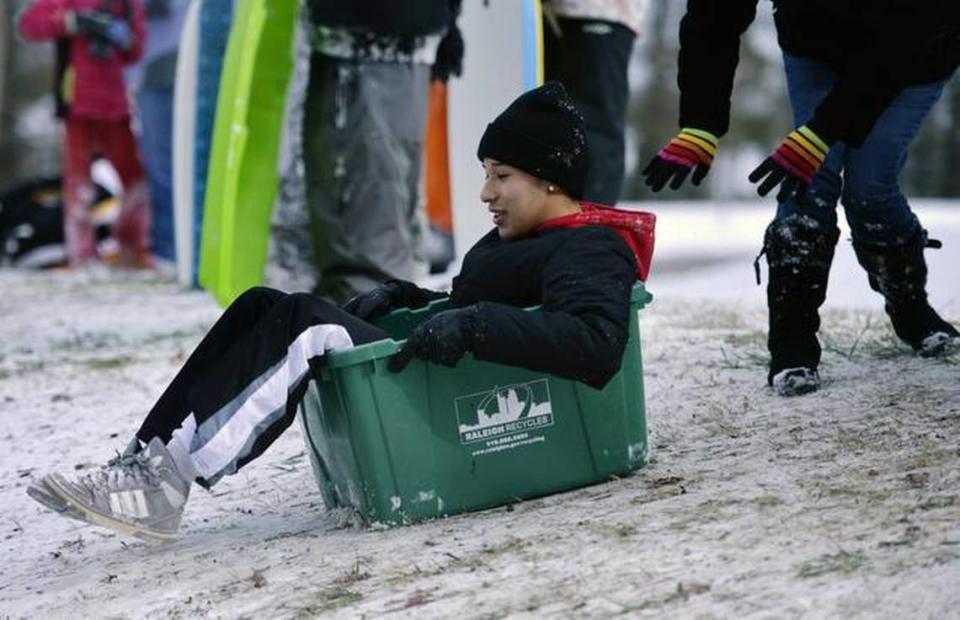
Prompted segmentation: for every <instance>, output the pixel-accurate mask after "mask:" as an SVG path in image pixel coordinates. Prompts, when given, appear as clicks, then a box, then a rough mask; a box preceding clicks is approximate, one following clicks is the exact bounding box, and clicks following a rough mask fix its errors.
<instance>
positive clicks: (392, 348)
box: [325, 282, 653, 368]
mask: <svg viewBox="0 0 960 620" xmlns="http://www.w3.org/2000/svg"><path fill="white" fill-rule="evenodd" d="M652 300H653V295H651V294H650V293H649V292H648V291H647V289H646V287H645V286H644V285H643V283H642V282H637V283H636V284H634V285H633V289H632V290H631V291H630V306H631V307H632V308H633V310H634V312H636V311H638V310H641V309H642V308H643V307H644V306H646V305H647V304H649V303H650V302H651V301H652ZM446 303H447V298H443V299H438V300H436V301H432V302H430V303H429V304H428V305H426V306H424V307H423V308H418V309H416V310H411V309H409V308H401V309H399V310H394V312H393V313H409V314H412V315H418V314H425V315H430V314H432V313H433V312H434V310H433V308H434V307H435V306H438V305H443V304H446ZM539 308H540V306H533V307H531V308H527V310H530V311H533V310H538V309H539ZM404 342H406V339H402V340H394V339H392V338H384V339H383V340H377V341H376V342H368V343H367V344H361V345H358V346H355V347H352V348H350V349H343V350H342V351H333V352H331V353H330V354H329V355H327V356H326V364H325V365H326V366H327V368H345V367H347V366H355V365H357V364H362V363H364V362H369V361H371V360H375V359H380V358H384V357H390V356H391V355H393V354H394V353H396V352H397V351H399V350H400V347H401V346H403V343H404Z"/></svg>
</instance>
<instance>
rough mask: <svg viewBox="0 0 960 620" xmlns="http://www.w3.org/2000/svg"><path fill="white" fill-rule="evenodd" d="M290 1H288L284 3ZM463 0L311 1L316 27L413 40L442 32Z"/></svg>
mask: <svg viewBox="0 0 960 620" xmlns="http://www.w3.org/2000/svg"><path fill="white" fill-rule="evenodd" d="M283 1H287V0H283ZM460 2H461V0H413V1H409V0H309V7H310V17H311V21H312V22H313V23H314V24H318V25H322V26H327V27H330V28H345V29H347V30H358V31H363V32H369V33H373V34H376V35H380V36H384V37H398V38H413V37H421V36H424V35H428V34H434V33H438V32H442V31H443V30H444V29H445V28H446V27H447V24H449V23H450V21H451V20H452V19H453V18H454V17H456V14H457V12H458V10H459V6H460Z"/></svg>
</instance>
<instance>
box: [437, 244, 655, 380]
mask: <svg viewBox="0 0 960 620" xmlns="http://www.w3.org/2000/svg"><path fill="white" fill-rule="evenodd" d="M636 269H637V267H636V260H635V258H634V256H633V254H632V252H631V251H630V248H629V247H628V246H627V244H626V243H625V242H624V241H623V239H621V238H620V237H619V235H618V234H617V233H616V232H614V231H613V230H611V229H609V228H605V227H600V226H586V227H582V228H555V229H548V230H544V231H542V232H539V233H536V234H534V235H533V236H531V237H525V238H523V239H518V240H514V241H504V240H502V239H500V237H499V235H498V234H497V231H496V230H493V231H491V232H490V233H488V234H487V235H486V236H484V237H483V238H482V239H481V240H480V241H478V242H477V243H476V245H474V246H473V248H471V249H470V251H469V252H467V255H466V256H465V257H464V259H463V267H462V269H461V270H460V275H458V276H457V277H456V278H454V280H453V290H452V292H451V294H450V302H451V305H453V306H454V307H463V306H468V305H470V304H477V308H478V312H477V321H476V331H475V333H474V335H473V352H474V355H475V357H476V358H477V359H480V360H485V361H489V362H496V363H499V364H510V365H513V366H522V367H524V368H529V369H531V370H537V371H543V372H549V373H552V374H555V375H558V376H561V377H565V378H568V379H575V380H577V381H582V382H584V383H586V384H587V385H590V386H593V387H596V388H601V387H603V386H604V385H605V384H606V383H607V381H609V380H610V378H611V377H613V375H615V374H616V373H617V371H618V370H619V369H620V362H621V360H622V358H623V351H624V348H625V346H626V342H627V337H628V335H629V334H628V328H629V319H630V291H631V289H632V287H633V284H634V283H635V282H636V279H637V276H636ZM538 304H542V306H543V308H542V311H541V312H527V311H525V310H523V309H522V308H523V307H525V306H533V305H538Z"/></svg>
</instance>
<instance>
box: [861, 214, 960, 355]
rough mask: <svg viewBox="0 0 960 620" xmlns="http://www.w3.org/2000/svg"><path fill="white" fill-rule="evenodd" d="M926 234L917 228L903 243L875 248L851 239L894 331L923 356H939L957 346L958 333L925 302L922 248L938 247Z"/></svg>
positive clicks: (925, 265)
mask: <svg viewBox="0 0 960 620" xmlns="http://www.w3.org/2000/svg"><path fill="white" fill-rule="evenodd" d="M940 245H941V244H940V242H939V241H934V240H929V239H928V238H927V231H925V230H924V229H923V228H920V227H919V226H918V227H917V230H916V232H915V233H914V234H913V235H912V236H911V237H909V238H908V239H907V240H906V241H905V242H896V241H895V242H892V243H890V244H886V245H874V244H868V243H863V242H859V241H857V240H856V239H854V240H853V249H854V251H855V252H856V254H857V260H858V261H859V262H860V265H861V266H862V267H863V268H864V269H866V271H867V277H868V280H869V282H870V288H872V289H873V290H875V291H877V292H878V293H880V294H881V295H883V297H884V300H885V301H886V305H885V309H886V311H887V314H888V315H889V316H890V321H891V322H892V323H893V331H894V332H896V334H897V336H899V337H900V339H901V340H903V341H904V342H906V343H907V344H909V345H910V346H911V347H913V350H914V351H917V352H918V353H919V354H920V355H922V356H924V357H930V356H934V355H940V354H942V353H943V352H944V351H946V350H947V348H948V347H949V346H950V345H951V344H953V345H957V344H960V333H958V332H957V330H956V329H955V328H954V327H953V326H952V325H950V324H949V323H947V322H946V321H944V320H943V319H942V318H940V315H939V314H937V312H936V311H935V310H934V309H933V308H931V307H930V304H929V303H928V302H927V290H926V286H927V263H926V261H925V260H924V258H923V251H924V249H925V248H928V247H932V248H939V247H940Z"/></svg>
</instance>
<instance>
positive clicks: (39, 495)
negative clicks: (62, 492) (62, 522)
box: [27, 479, 84, 521]
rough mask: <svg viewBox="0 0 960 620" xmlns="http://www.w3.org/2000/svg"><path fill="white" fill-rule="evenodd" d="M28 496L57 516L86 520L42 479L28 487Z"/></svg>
mask: <svg viewBox="0 0 960 620" xmlns="http://www.w3.org/2000/svg"><path fill="white" fill-rule="evenodd" d="M27 495H29V496H30V498H31V499H33V500H34V501H36V502H37V503H39V504H42V505H43V507H44V508H47V509H49V510H52V511H53V512H56V513H57V514H60V515H63V516H65V517H69V518H71V519H77V520H80V521H83V520H84V519H83V515H82V514H80V513H79V512H77V511H76V510H74V509H73V508H72V507H71V506H70V505H69V504H67V502H66V501H64V500H63V499H61V498H60V496H59V495H57V494H56V493H54V492H53V491H51V490H50V487H48V486H47V483H46V482H45V481H44V480H42V479H41V480H38V481H36V482H32V483H30V485H29V486H28V487H27Z"/></svg>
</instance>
